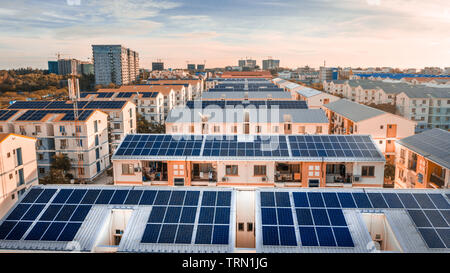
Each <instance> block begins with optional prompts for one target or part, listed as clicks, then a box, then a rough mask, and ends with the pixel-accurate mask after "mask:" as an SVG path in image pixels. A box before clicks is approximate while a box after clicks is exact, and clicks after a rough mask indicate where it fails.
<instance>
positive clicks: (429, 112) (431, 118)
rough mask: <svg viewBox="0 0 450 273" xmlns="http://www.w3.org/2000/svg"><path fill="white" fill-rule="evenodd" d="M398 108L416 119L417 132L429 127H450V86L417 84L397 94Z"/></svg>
mask: <svg viewBox="0 0 450 273" xmlns="http://www.w3.org/2000/svg"><path fill="white" fill-rule="evenodd" d="M396 108H397V111H398V113H399V114H400V115H402V116H403V117H405V118H407V119H410V120H413V121H416V122H417V124H418V125H417V127H416V133H418V132H423V131H424V130H427V129H432V128H441V129H444V130H449V129H450V88H437V87H429V86H420V85H415V86H411V87H410V88H408V89H405V90H404V91H403V92H401V93H400V94H398V95H397V99H396Z"/></svg>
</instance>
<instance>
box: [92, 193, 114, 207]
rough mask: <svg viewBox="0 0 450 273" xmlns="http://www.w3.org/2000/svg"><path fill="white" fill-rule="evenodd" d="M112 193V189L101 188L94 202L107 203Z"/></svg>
mask: <svg viewBox="0 0 450 273" xmlns="http://www.w3.org/2000/svg"><path fill="white" fill-rule="evenodd" d="M113 194H114V190H102V191H101V192H100V195H99V196H98V198H97V200H96V201H95V204H103V205H106V204H109V200H111V197H112V196H113Z"/></svg>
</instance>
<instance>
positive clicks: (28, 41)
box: [0, 0, 450, 69]
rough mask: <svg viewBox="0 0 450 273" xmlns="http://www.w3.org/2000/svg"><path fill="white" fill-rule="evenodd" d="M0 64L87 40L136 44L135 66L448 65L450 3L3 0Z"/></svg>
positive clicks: (43, 60) (80, 54)
mask: <svg viewBox="0 0 450 273" xmlns="http://www.w3.org/2000/svg"><path fill="white" fill-rule="evenodd" d="M0 37H1V39H0V69H9V68H20V67H34V68H47V62H48V61H49V60H55V59H56V54H57V53H60V54H61V57H63V58H69V57H70V58H76V59H80V60H88V58H92V47H91V45H92V44H121V45H123V46H125V47H128V48H131V49H133V50H135V51H137V52H138V53H139V55H140V66H141V68H151V63H152V61H156V60H157V59H161V60H162V61H163V62H164V63H165V67H171V68H185V67H186V63H187V62H189V63H196V64H201V63H204V62H206V67H207V68H211V67H223V66H227V65H237V63H238V59H241V58H252V59H256V60H257V63H258V64H259V65H261V60H262V59H266V58H268V57H269V56H270V57H272V58H274V59H279V60H280V65H281V66H282V67H290V68H296V67H301V66H305V65H309V66H312V67H316V68H317V67H319V66H321V65H323V63H324V61H326V65H327V66H341V67H349V66H350V67H381V66H389V67H399V68H421V67H425V66H438V67H450V1H448V0H427V1H423V0H339V1H336V0H282V1H275V0H161V1H160V0H14V1H9V0H0Z"/></svg>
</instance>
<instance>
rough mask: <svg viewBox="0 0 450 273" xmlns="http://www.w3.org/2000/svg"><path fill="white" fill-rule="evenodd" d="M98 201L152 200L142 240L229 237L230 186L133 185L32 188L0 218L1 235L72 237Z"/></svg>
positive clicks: (195, 240)
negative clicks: (213, 188)
mask: <svg viewBox="0 0 450 273" xmlns="http://www.w3.org/2000/svg"><path fill="white" fill-rule="evenodd" d="M200 200H201V206H199V202H200ZM96 205H140V206H152V209H151V212H150V215H149V217H148V221H147V226H146V229H145V231H144V233H143V235H142V238H141V243H165V244H191V243H193V244H194V243H195V244H228V243H229V232H230V231H229V230H230V222H231V219H230V217H231V214H230V211H231V191H203V192H202V191H183V190H173V191H172V190H134V189H133V190H130V189H126V190H122V189H104V190H100V189H60V190H59V191H58V193H57V189H42V188H32V189H31V190H29V192H28V193H27V195H26V196H25V197H24V198H23V199H22V200H21V202H20V203H19V204H18V205H17V206H16V207H15V208H14V209H13V210H12V211H11V213H10V214H9V215H8V216H7V218H6V219H5V221H4V222H3V223H2V224H1V226H0V240H15V241H16V240H25V241H60V242H68V241H72V240H73V239H74V238H75V236H76V234H77V232H78V230H79V229H80V227H81V225H82V224H83V222H84V221H85V219H86V217H87V215H88V213H89V212H90V210H91V208H92V207H93V206H96ZM198 210H199V213H197V211H198ZM197 215H199V217H198V220H197ZM193 236H194V237H193Z"/></svg>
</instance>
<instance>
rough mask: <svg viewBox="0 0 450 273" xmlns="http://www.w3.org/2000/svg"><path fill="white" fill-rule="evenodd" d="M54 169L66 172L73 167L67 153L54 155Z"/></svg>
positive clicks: (52, 166)
mask: <svg viewBox="0 0 450 273" xmlns="http://www.w3.org/2000/svg"><path fill="white" fill-rule="evenodd" d="M51 168H52V169H57V170H62V171H63V173H64V174H66V173H67V172H68V171H70V169H71V168H72V163H71V162H70V159H69V157H67V155H66V154H57V155H54V156H53V162H52V165H51Z"/></svg>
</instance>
